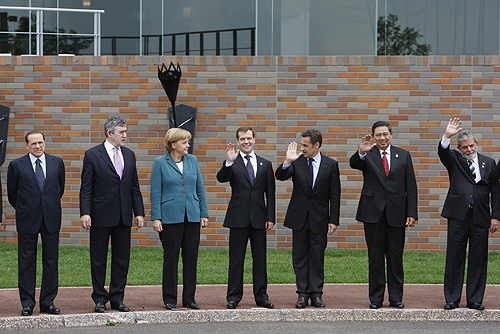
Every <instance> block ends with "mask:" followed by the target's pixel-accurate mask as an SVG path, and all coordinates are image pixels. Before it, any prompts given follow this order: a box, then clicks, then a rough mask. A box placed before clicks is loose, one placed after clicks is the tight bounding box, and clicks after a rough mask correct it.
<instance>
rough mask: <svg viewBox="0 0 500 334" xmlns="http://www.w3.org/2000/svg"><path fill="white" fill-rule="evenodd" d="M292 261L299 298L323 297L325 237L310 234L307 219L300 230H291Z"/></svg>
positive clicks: (324, 235) (323, 235)
mask: <svg viewBox="0 0 500 334" xmlns="http://www.w3.org/2000/svg"><path fill="white" fill-rule="evenodd" d="M292 235H293V241H292V261H293V270H294V271H295V282H296V285H297V294H298V295H299V297H305V298H316V297H321V296H322V295H323V284H324V282H325V274H324V263H325V249H326V243H327V235H326V233H324V234H315V233H312V232H311V230H310V228H309V217H308V218H307V219H306V223H305V224H304V227H303V228H302V229H301V230H293V232H292Z"/></svg>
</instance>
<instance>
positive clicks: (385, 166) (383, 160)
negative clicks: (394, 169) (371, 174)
mask: <svg viewBox="0 0 500 334" xmlns="http://www.w3.org/2000/svg"><path fill="white" fill-rule="evenodd" d="M382 154H383V155H384V157H383V158H382V162H383V163H384V169H385V175H386V176H387V175H389V161H387V157H386V156H385V155H386V154H387V152H386V151H384V152H382Z"/></svg>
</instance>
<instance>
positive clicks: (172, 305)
mask: <svg viewBox="0 0 500 334" xmlns="http://www.w3.org/2000/svg"><path fill="white" fill-rule="evenodd" d="M165 307H166V308H167V310H175V304H165Z"/></svg>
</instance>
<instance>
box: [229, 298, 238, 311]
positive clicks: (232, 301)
mask: <svg viewBox="0 0 500 334" xmlns="http://www.w3.org/2000/svg"><path fill="white" fill-rule="evenodd" d="M226 307H227V308H228V309H231V310H232V309H235V308H236V307H238V302H237V301H235V300H230V301H228V302H227V305H226Z"/></svg>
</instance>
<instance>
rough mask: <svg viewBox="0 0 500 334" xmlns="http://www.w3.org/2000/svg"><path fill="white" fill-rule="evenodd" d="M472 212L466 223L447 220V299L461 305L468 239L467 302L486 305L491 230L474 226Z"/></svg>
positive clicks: (445, 281) (448, 301) (445, 288)
mask: <svg viewBox="0 0 500 334" xmlns="http://www.w3.org/2000/svg"><path fill="white" fill-rule="evenodd" d="M472 210H473V209H469V212H468V214H467V217H466V218H465V220H455V219H448V235H447V246H446V267H445V272H444V297H445V300H446V302H447V303H460V298H461V297H462V286H463V283H464V271H465V254H466V250H467V239H468V240H469V264H468V268H467V289H466V295H467V303H481V304H482V303H483V296H484V290H485V288H486V274H487V266H488V227H484V226H479V225H475V224H473V222H472Z"/></svg>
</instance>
